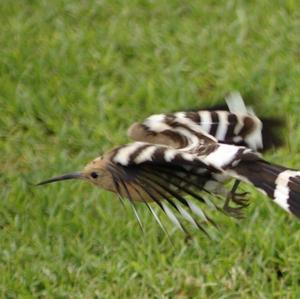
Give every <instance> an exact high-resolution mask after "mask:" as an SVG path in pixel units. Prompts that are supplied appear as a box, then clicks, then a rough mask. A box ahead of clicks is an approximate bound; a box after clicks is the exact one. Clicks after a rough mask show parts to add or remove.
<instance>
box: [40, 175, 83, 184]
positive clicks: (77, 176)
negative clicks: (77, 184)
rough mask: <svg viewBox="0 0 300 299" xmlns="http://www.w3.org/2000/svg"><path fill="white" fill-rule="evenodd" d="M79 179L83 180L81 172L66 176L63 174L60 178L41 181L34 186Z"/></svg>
mask: <svg viewBox="0 0 300 299" xmlns="http://www.w3.org/2000/svg"><path fill="white" fill-rule="evenodd" d="M80 178H83V174H82V173H81V172H72V173H67V174H64V175H61V176H56V177H54V178H52V179H48V180H45V181H42V182H40V183H38V184H36V186H40V185H45V184H50V183H54V182H59V181H64V180H72V179H80Z"/></svg>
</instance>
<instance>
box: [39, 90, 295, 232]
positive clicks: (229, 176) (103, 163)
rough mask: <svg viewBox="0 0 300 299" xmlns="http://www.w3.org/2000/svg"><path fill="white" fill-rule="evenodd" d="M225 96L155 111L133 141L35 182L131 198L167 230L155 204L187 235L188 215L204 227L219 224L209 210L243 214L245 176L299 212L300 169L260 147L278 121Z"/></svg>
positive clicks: (273, 135)
mask: <svg viewBox="0 0 300 299" xmlns="http://www.w3.org/2000/svg"><path fill="white" fill-rule="evenodd" d="M226 102H227V106H228V109H224V108H221V109H217V110H211V109H210V110H198V111H188V112H176V113H169V114H156V115H151V116H150V117H148V118H146V119H145V120H144V121H142V122H139V123H134V124H133V125H132V126H131V127H130V128H129V130H128V136H129V137H130V138H131V139H133V140H134V142H132V143H129V144H126V145H121V146H119V147H117V148H114V149H112V150H110V151H108V152H107V153H105V154H103V155H102V156H101V157H98V158H96V159H94V160H93V161H92V162H90V163H89V164H87V165H86V166H85V167H84V169H83V170H82V171H80V172H74V173H69V174H65V175H62V176H57V177H54V178H51V179H48V180H45V181H42V182H40V183H39V184H38V185H45V184H48V183H53V182H58V181H62V180H69V179H81V180H85V181H89V182H91V183H93V184H94V185H95V186H97V187H100V188H102V189H105V190H108V191H111V192H114V193H116V194H117V196H118V197H119V198H120V200H121V201H122V200H124V199H127V200H128V201H129V202H130V204H131V205H132V207H133V211H134V213H135V215H136V217H137V219H138V221H139V223H140V224H141V219H140V217H139V214H138V212H137V209H136V203H138V202H141V203H143V204H145V205H146V206H147V207H148V209H149V210H150V212H151V213H152V214H153V216H154V218H155V220H156V221H157V222H158V223H159V225H160V226H161V227H162V229H163V230H164V231H166V230H165V228H164V225H163V224H162V221H161V219H160V217H159V215H158V214H157V213H156V211H155V209H154V206H155V205H156V206H158V207H159V208H160V209H161V210H162V211H163V212H164V213H165V215H166V216H167V217H168V218H169V219H170V220H171V221H172V222H173V224H174V225H175V226H176V227H178V228H179V229H181V230H182V231H184V232H186V233H188V230H187V228H186V225H185V222H186V221H187V222H189V223H190V224H191V225H192V226H194V227H196V228H198V229H200V230H201V231H203V232H205V233H207V232H206V225H207V224H213V225H216V224H215V222H214V220H213V218H212V217H211V215H210V214H211V211H221V212H223V213H225V214H226V215H228V216H231V217H235V218H241V217H242V216H243V214H242V211H243V209H244V208H246V207H247V206H248V204H249V202H248V201H249V199H248V194H247V193H245V192H244V193H239V192H237V189H238V187H239V185H240V183H241V182H244V183H247V184H251V185H253V186H254V187H256V188H257V189H258V190H259V191H261V192H262V193H263V194H265V195H266V196H268V197H269V198H271V199H272V200H273V201H274V202H275V203H277V204H278V205H279V206H280V207H281V208H283V209H284V210H286V211H287V212H289V213H292V214H294V215H296V216H297V217H300V171H297V170H293V169H289V168H286V167H284V166H279V165H275V164H273V163H270V162H268V161H266V160H264V159H263V158H262V154H261V153H260V152H262V151H264V150H266V149H268V148H270V147H272V146H276V145H278V143H279V139H278V136H277V132H276V130H275V129H276V127H277V126H278V122H277V121H275V120H270V119H262V120H260V119H259V118H258V117H257V116H256V115H255V113H254V111H253V110H252V109H251V108H250V107H246V106H245V104H244V101H243V99H242V97H241V96H240V94H239V93H237V92H234V93H231V94H230V95H229V96H228V97H227V98H226ZM229 181H233V186H232V188H229V187H228V182H229ZM216 199H218V200H219V201H220V200H221V201H222V205H221V206H220V205H219V204H218V203H216ZM219 201H218V202H219Z"/></svg>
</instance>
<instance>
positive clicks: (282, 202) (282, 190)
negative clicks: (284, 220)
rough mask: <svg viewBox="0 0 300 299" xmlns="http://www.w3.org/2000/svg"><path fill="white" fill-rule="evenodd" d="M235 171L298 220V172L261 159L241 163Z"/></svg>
mask: <svg viewBox="0 0 300 299" xmlns="http://www.w3.org/2000/svg"><path fill="white" fill-rule="evenodd" d="M235 171H236V172H237V173H238V176H240V178H242V179H244V180H246V181H250V182H251V183H252V184H253V185H254V186H255V187H257V188H258V189H259V190H260V191H261V192H263V193H264V194H266V195H268V196H269V197H270V198H271V199H273V201H274V202H276V203H277V204H278V205H279V206H280V207H281V208H283V209H284V210H286V211H288V212H290V213H292V214H294V215H295V216H297V217H298V218H300V171H296V170H294V169H290V168H286V167H283V166H279V165H275V164H271V163H269V162H267V161H264V160H262V159H260V160H254V161H253V160H252V161H251V160H244V161H241V162H240V163H239V165H238V166H237V167H236V169H235Z"/></svg>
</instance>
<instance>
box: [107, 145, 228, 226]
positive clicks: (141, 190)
mask: <svg viewBox="0 0 300 299" xmlns="http://www.w3.org/2000/svg"><path fill="white" fill-rule="evenodd" d="M109 155H110V163H109V165H108V169H109V171H110V172H111V175H112V178H113V182H114V185H115V191H116V192H117V193H118V194H119V195H120V196H121V197H127V198H128V199H130V202H131V203H134V201H136V200H138V201H143V202H145V203H146V204H147V205H148V207H149V209H151V206H149V204H148V202H149V201H152V202H154V203H156V204H157V205H158V206H159V207H160V208H161V209H162V210H163V211H164V212H165V214H166V215H167V216H168V217H169V218H170V219H171V220H172V222H173V223H174V224H176V225H177V226H178V227H179V228H181V229H183V230H186V229H185V227H184V225H183V223H182V221H181V220H180V219H179V218H178V217H177V216H176V212H179V214H181V216H182V217H183V218H185V219H186V220H188V221H190V222H191V223H192V224H193V225H194V226H196V227H198V228H199V229H201V230H204V227H203V226H202V224H201V223H202V222H206V223H209V222H210V223H213V221H212V220H211V217H210V216H209V215H208V213H207V212H204V211H203V210H202V209H201V208H200V207H199V206H198V205H196V204H195V203H194V201H193V200H191V199H194V200H196V201H198V203H202V204H204V205H205V206H209V211H210V210H211V209H212V210H214V211H215V210H219V208H218V207H217V205H216V204H215V203H214V202H213V200H212V198H211V197H210V195H211V190H212V189H211V187H212V185H213V186H214V187H215V188H218V187H220V188H225V187H223V185H222V184H221V183H220V182H219V181H218V180H217V179H216V176H218V175H222V170H221V168H218V167H214V166H213V165H212V163H210V162H209V161H208V162H206V161H205V160H204V159H203V157H198V156H197V155H195V154H193V153H189V152H188V151H183V150H180V149H174V148H172V147H170V146H165V145H157V144H151V143H145V142H134V143H131V144H128V145H124V146H121V147H119V148H117V149H114V150H113V151H112V152H111V153H110V154H109ZM201 191H202V192H204V193H206V194H207V195H208V197H207V196H205V197H203V196H201V195H200V194H199V193H200V192H201ZM192 215H195V216H200V217H201V223H200V222H199V221H198V220H197V219H196V218H195V217H194V216H192ZM155 218H156V217H155Z"/></svg>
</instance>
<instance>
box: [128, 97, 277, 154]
mask: <svg viewBox="0 0 300 299" xmlns="http://www.w3.org/2000/svg"><path fill="white" fill-rule="evenodd" d="M226 102H227V105H228V107H229V111H226V110H215V111H214V110H199V111H189V112H177V113H170V114H156V115H152V116H150V117H148V118H146V119H145V120H144V121H143V122H141V123H134V124H133V125H132V126H131V127H130V128H129V130H128V135H129V137H130V138H132V139H134V140H136V141H145V142H150V143H156V144H165V145H169V146H172V147H175V148H183V147H186V146H188V145H189V144H190V143H194V142H195V139H196V138H198V142H200V143H202V144H211V143H216V142H221V143H225V144H234V145H245V146H247V147H249V148H251V149H253V150H262V149H263V148H265V149H267V148H269V147H271V146H272V145H274V144H275V145H278V144H280V141H279V138H278V132H273V128H277V127H278V126H280V123H279V122H278V121H273V120H270V119H266V120H265V121H264V122H262V121H260V119H259V118H258V117H257V116H256V115H255V113H254V112H253V110H252V109H251V108H249V107H246V106H245V104H244V102H243V99H242V98H241V96H240V94H239V93H232V94H230V95H229V96H228V97H227V98H226ZM195 132H196V133H195ZM274 133H275V134H274ZM187 136H188V137H187Z"/></svg>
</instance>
